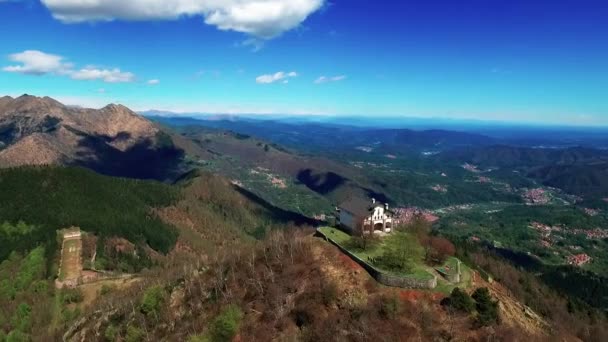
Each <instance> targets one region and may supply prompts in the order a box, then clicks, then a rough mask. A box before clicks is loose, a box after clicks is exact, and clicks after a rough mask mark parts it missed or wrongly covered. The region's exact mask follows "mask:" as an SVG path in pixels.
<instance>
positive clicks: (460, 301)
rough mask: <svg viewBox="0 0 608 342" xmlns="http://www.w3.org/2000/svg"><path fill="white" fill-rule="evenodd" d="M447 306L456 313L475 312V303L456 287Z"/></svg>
mask: <svg viewBox="0 0 608 342" xmlns="http://www.w3.org/2000/svg"><path fill="white" fill-rule="evenodd" d="M447 304H448V305H449V306H451V307H452V308H454V309H456V310H458V311H462V312H466V313H472V312H473V311H474V310H475V301H473V299H472V298H471V296H469V295H468V294H467V293H466V292H464V291H463V290H461V289H460V288H458V287H456V288H454V290H452V294H451V295H450V297H449V300H448V303H447Z"/></svg>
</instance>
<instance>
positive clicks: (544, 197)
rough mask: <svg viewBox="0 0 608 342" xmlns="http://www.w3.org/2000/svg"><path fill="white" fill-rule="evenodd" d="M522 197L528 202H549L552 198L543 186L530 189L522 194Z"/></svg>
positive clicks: (529, 203)
mask: <svg viewBox="0 0 608 342" xmlns="http://www.w3.org/2000/svg"><path fill="white" fill-rule="evenodd" d="M522 198H523V199H524V200H525V201H526V204H528V205H531V204H547V203H549V201H550V200H551V197H550V196H549V194H548V193H547V191H546V190H545V189H543V188H536V189H530V190H527V191H525V192H524V193H523V194H522Z"/></svg>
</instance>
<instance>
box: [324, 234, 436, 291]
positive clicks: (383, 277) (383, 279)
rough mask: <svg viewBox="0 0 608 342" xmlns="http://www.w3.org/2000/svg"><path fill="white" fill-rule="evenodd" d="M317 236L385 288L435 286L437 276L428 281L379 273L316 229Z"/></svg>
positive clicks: (379, 271) (424, 287)
mask: <svg viewBox="0 0 608 342" xmlns="http://www.w3.org/2000/svg"><path fill="white" fill-rule="evenodd" d="M317 234H319V235H321V236H323V237H324V238H325V240H327V241H329V242H331V243H332V244H333V245H335V246H336V247H338V248H339V249H340V250H341V251H342V252H343V253H344V254H346V255H348V256H349V257H351V258H352V259H353V260H355V261H356V262H357V263H358V264H359V265H361V267H363V268H364V269H365V270H366V271H367V272H368V273H369V274H370V275H371V276H372V277H373V278H374V279H376V281H377V282H379V283H380V284H383V285H386V286H393V287H401V288H405V289H434V288H435V287H436V286H437V276H434V275H433V276H432V278H430V279H418V278H414V277H407V276H398V275H395V274H391V273H387V272H384V271H381V270H379V269H377V268H375V267H374V266H372V265H371V264H369V263H368V262H367V261H365V260H363V259H361V258H359V257H358V256H356V255H355V254H354V253H352V252H350V251H349V250H347V249H346V248H344V247H342V246H340V244H339V243H337V242H336V241H334V240H333V239H332V238H330V237H328V236H327V235H325V234H323V232H321V231H320V230H318V229H317ZM429 275H430V273H429Z"/></svg>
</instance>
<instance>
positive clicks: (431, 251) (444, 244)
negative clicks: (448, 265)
mask: <svg viewBox="0 0 608 342" xmlns="http://www.w3.org/2000/svg"><path fill="white" fill-rule="evenodd" d="M424 246H425V250H426V261H427V262H428V263H432V264H443V263H444V262H445V261H446V260H447V258H448V257H449V256H453V255H454V254H456V247H454V245H453V244H452V243H451V242H450V241H449V240H448V239H446V238H443V237H438V236H431V237H428V238H427V239H426V240H425V241H424Z"/></svg>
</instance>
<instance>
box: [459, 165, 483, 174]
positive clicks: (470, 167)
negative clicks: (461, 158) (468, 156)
mask: <svg viewBox="0 0 608 342" xmlns="http://www.w3.org/2000/svg"><path fill="white" fill-rule="evenodd" d="M462 168H463V169H465V170H467V171H471V172H475V173H478V172H481V171H479V169H478V168H477V166H475V165H473V164H469V163H464V164H463V165H462Z"/></svg>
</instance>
